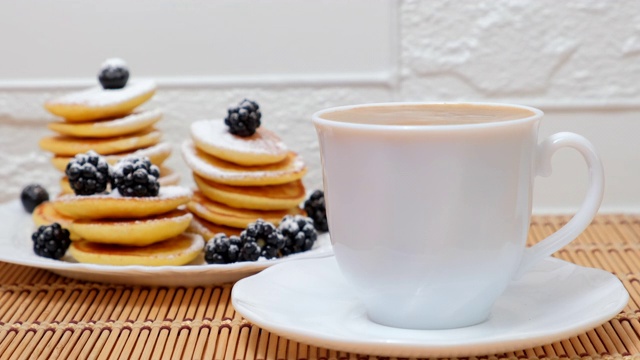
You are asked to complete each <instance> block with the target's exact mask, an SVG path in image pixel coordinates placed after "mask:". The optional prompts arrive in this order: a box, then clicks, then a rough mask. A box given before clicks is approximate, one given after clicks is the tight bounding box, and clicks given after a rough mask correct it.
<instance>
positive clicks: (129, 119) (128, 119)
mask: <svg viewBox="0 0 640 360" xmlns="http://www.w3.org/2000/svg"><path fill="white" fill-rule="evenodd" d="M160 117H162V111H161V110H159V109H153V110H144V111H139V112H135V113H133V114H130V115H127V116H125V117H122V118H119V119H115V120H106V121H97V122H94V123H91V125H92V126H93V127H96V128H114V127H120V126H128V125H133V124H136V123H140V122H146V121H149V120H150V119H155V118H157V119H158V120H160Z"/></svg>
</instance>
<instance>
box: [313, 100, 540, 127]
mask: <svg viewBox="0 0 640 360" xmlns="http://www.w3.org/2000/svg"><path fill="white" fill-rule="evenodd" d="M415 105H481V106H494V107H509V108H518V109H523V110H529V111H531V112H533V115H532V116H528V117H524V118H521V119H514V120H502V121H490V122H484V123H478V124H450V125H433V124H430V125H429V124H425V125H390V124H362V123H352V122H344V121H336V120H329V119H325V118H322V116H323V115H325V114H327V113H331V112H337V111H345V110H351V109H358V108H365V107H388V106H415ZM543 115H544V112H543V111H542V110H540V109H536V108H534V107H531V106H526V105H517V104H507V103H494V102H473V101H451V102H448V101H433V102H431V101H428V102H421V101H414V102H382V103H368V104H356V105H345V106H335V107H331V108H327V109H323V110H320V111H317V112H315V113H314V114H313V115H311V120H312V121H313V123H314V124H316V125H318V124H324V125H327V126H332V127H342V128H352V129H372V130H373V129H378V130H382V129H383V130H412V131H416V130H418V131H419V130H429V131H432V130H452V129H463V128H464V129H474V128H475V129H477V128H487V127H499V126H510V125H516V124H520V123H526V122H531V121H534V120H537V119H539V118H541V117H542V116H543Z"/></svg>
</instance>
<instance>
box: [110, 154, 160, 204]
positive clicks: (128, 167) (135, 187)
mask: <svg viewBox="0 0 640 360" xmlns="http://www.w3.org/2000/svg"><path fill="white" fill-rule="evenodd" d="M159 177H160V170H159V169H158V167H157V166H155V165H153V164H151V161H149V158H147V157H142V158H134V157H127V158H124V159H122V160H120V161H119V162H118V163H117V164H116V165H115V167H114V170H113V177H112V180H111V188H113V189H118V192H119V193H120V195H122V196H128V197H149V196H158V192H159V191H160V183H158V178H159Z"/></svg>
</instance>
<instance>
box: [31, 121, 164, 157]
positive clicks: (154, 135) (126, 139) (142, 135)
mask: <svg viewBox="0 0 640 360" xmlns="http://www.w3.org/2000/svg"><path fill="white" fill-rule="evenodd" d="M160 138H162V133H161V132H159V131H157V130H155V129H153V128H149V129H146V130H143V131H141V132H138V133H135V134H130V135H126V136H118V137H113V138H104V139H96V138H76V137H71V136H49V137H45V138H42V139H40V142H39V145H40V148H42V149H43V150H47V151H51V152H52V153H54V154H56V155H61V156H74V155H76V154H80V153H85V152H87V151H89V150H93V151H95V152H97V153H98V154H100V155H112V154H118V153H122V152H127V151H133V150H137V149H142V148H145V147H149V146H152V145H155V144H157V143H158V142H160Z"/></svg>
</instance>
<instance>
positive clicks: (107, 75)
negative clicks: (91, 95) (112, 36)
mask: <svg viewBox="0 0 640 360" xmlns="http://www.w3.org/2000/svg"><path fill="white" fill-rule="evenodd" d="M98 80H99V81H100V85H102V88H103V89H106V90H115V89H122V88H123V87H125V86H126V85H127V80H129V69H128V68H127V64H126V63H125V62H124V60H122V59H118V58H112V59H107V60H106V61H105V62H104V63H103V64H102V66H101V67H100V73H98Z"/></svg>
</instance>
